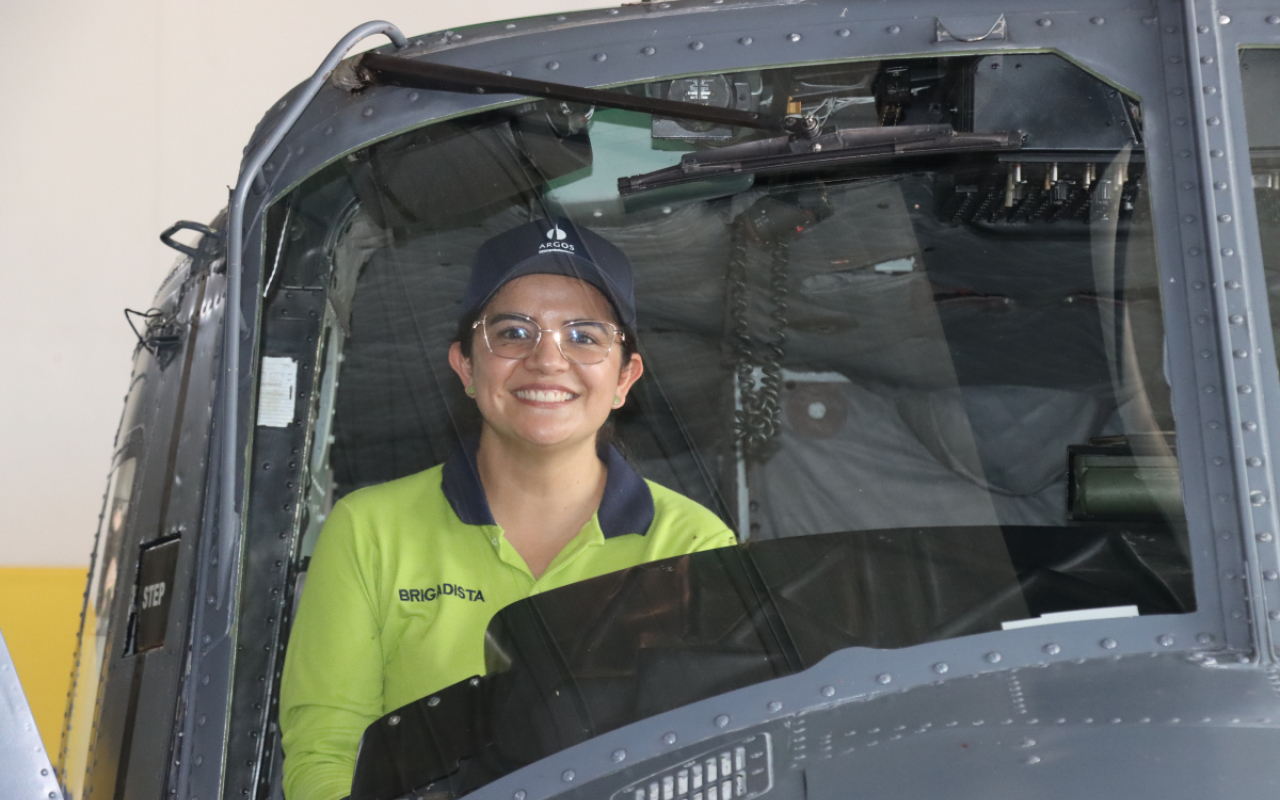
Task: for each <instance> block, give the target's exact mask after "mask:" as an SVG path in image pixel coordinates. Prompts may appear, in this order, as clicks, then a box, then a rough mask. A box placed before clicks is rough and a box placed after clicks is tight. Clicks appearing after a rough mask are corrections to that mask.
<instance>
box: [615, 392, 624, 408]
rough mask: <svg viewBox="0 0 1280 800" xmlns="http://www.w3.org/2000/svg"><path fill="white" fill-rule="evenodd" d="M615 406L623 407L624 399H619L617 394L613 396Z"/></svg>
mask: <svg viewBox="0 0 1280 800" xmlns="http://www.w3.org/2000/svg"><path fill="white" fill-rule="evenodd" d="M613 404H614V405H615V406H620V405H622V398H621V397H618V396H617V395H616V394H615V395H614V396H613Z"/></svg>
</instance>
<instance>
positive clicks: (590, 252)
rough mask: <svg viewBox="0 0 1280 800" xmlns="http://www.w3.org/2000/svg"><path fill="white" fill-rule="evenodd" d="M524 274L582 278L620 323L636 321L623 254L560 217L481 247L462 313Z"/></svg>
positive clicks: (631, 285)
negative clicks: (606, 301) (607, 300)
mask: <svg viewBox="0 0 1280 800" xmlns="http://www.w3.org/2000/svg"><path fill="white" fill-rule="evenodd" d="M522 275H568V276H569V277H571V278H578V279H580V280H584V281H586V282H587V283H589V284H591V285H592V286H594V287H596V288H597V289H599V290H600V292H601V293H602V294H603V295H604V296H605V297H607V298H608V299H609V302H610V303H612V304H613V310H614V312H615V313H616V314H617V315H618V321H619V322H621V323H622V324H623V325H626V326H627V327H634V326H635V324H636V293H635V285H634V283H633V282H632V279H631V262H630V261H629V260H628V259H627V256H626V254H625V253H623V252H622V251H621V250H619V249H618V248H617V247H614V246H613V245H612V244H610V243H609V242H608V241H606V240H605V239H604V237H602V236H600V235H599V234H597V233H594V232H592V231H589V230H587V229H586V228H580V227H578V226H576V225H574V224H573V223H572V222H570V221H569V220H567V219H564V218H563V217H557V218H555V219H544V220H537V221H535V222H529V223H526V224H524V225H520V226H518V227H515V228H512V229H511V230H509V231H505V232H503V233H500V234H498V235H497V236H494V237H493V238H492V239H490V240H489V241H487V242H485V243H484V244H482V245H480V249H479V250H477V251H476V257H475V260H474V261H473V262H472V264H471V280H470V281H468V282H467V291H466V292H465V293H464V294H463V295H462V312H463V314H470V313H472V312H474V311H479V310H480V309H481V308H483V307H484V304H485V303H487V302H489V300H490V299H491V298H492V297H493V296H494V295H495V294H497V292H498V290H499V289H501V288H502V287H503V286H504V285H505V284H506V283H507V282H508V281H510V280H512V279H514V278H519V277H520V276H522Z"/></svg>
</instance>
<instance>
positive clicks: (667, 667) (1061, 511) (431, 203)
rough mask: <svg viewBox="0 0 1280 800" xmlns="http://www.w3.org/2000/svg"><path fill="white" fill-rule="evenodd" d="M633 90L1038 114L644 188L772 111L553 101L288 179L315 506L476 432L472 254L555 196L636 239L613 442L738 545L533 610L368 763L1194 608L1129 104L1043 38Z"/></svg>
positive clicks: (897, 111) (475, 769)
mask: <svg viewBox="0 0 1280 800" xmlns="http://www.w3.org/2000/svg"><path fill="white" fill-rule="evenodd" d="M623 91H628V92H632V93H637V94H648V95H650V96H658V97H664V98H669V99H677V100H688V101H694V102H704V103H719V104H722V105H725V106H727V107H734V108H739V109H743V110H753V111H762V112H767V113H773V114H782V113H791V114H797V113H805V114H812V115H814V116H815V118H816V119H817V120H818V122H819V124H820V125H822V126H824V128H827V129H831V131H839V130H843V129H846V128H848V129H858V128H877V127H890V126H908V125H932V126H948V127H949V128H950V129H952V130H954V131H957V132H960V133H993V132H1005V133H1008V132H1014V131H1016V132H1017V133H1018V135H1019V137H1020V144H1021V146H1020V148H1018V149H1017V151H1016V152H1009V148H1008V147H1004V146H1001V147H992V148H988V149H983V148H981V147H978V148H967V149H964V150H956V151H954V152H939V151H937V150H931V151H929V152H928V153H925V154H918V155H908V156H902V157H898V156H887V157H884V158H876V159H870V160H867V159H853V160H849V161H844V162H841V161H839V160H838V159H834V160H829V161H827V162H823V163H821V164H815V163H812V162H807V161H803V160H796V161H794V162H792V161H787V162H786V163H784V164H782V165H781V166H780V167H779V165H777V164H775V165H774V167H775V168H773V169H770V170H769V171H768V172H767V173H766V172H761V173H760V174H755V173H752V172H751V171H750V170H749V169H748V170H746V171H730V172H728V173H717V174H714V175H710V176H708V177H706V178H704V179H699V180H691V181H687V182H680V183H679V184H678V185H670V186H662V187H660V188H655V189H651V190H640V191H628V192H625V193H624V194H620V193H619V180H620V179H626V178H631V177H634V176H638V175H646V174H649V173H653V172H655V171H658V170H664V169H668V168H671V167H675V166H677V165H679V164H680V163H681V160H682V157H684V156H687V155H689V154H702V155H708V154H710V155H714V150H715V149H716V148H721V147H726V146H738V145H743V144H745V143H748V142H750V141H753V140H764V139H768V138H772V137H773V134H764V133H760V132H751V131H743V130H733V129H722V128H716V127H715V126H714V125H710V124H706V123H690V122H681V121H677V120H668V119H660V118H650V117H649V116H647V115H643V114H639V113H635V112H624V111H616V110H608V109H594V110H593V109H586V108H577V107H572V106H568V105H564V104H561V103H558V102H528V103H524V104H521V105H518V106H512V107H509V108H507V109H503V110H500V111H496V112H488V113H486V114H484V115H480V116H476V117H471V118H467V119H462V120H451V121H448V122H443V123H439V124H435V125H432V126H428V127H424V128H420V129H418V130H414V131H410V132H408V133H405V134H403V135H401V136H399V137H396V138H393V139H390V140H387V141H384V142H381V143H379V144H377V145H375V146H373V147H370V148H368V149H367V150H364V151H361V152H358V153H354V154H352V155H350V156H348V157H347V158H345V159H343V160H342V161H341V162H340V163H337V164H335V165H333V166H332V167H330V168H328V169H327V170H325V171H324V172H323V173H321V174H319V175H317V176H315V177H314V178H313V179H312V180H310V181H309V182H308V183H306V184H304V185H303V186H302V187H301V188H300V189H298V190H297V191H296V192H295V193H294V194H293V195H292V196H290V197H288V198H286V199H285V200H284V201H282V202H281V203H280V204H277V207H276V209H275V210H274V211H273V215H274V216H273V219H274V220H275V221H276V234H275V236H276V237H278V238H277V239H274V240H273V241H280V242H284V243H285V251H284V252H285V255H284V259H283V261H284V262H285V264H286V266H285V267H284V268H283V271H284V274H286V275H288V274H289V272H290V270H295V271H296V270H300V269H302V270H312V271H314V270H327V271H329V272H330V273H331V274H332V278H331V287H332V288H331V290H330V292H331V293H330V299H331V302H332V305H333V307H334V309H335V310H336V312H337V314H338V316H339V319H340V321H341V323H342V328H343V331H344V332H345V334H346V340H345V343H344V344H343V350H342V353H343V356H342V362H343V363H342V366H341V379H340V382H339V385H338V388H337V393H336V401H335V402H334V403H333V404H332V407H333V409H334V412H333V413H334V417H333V420H332V430H333V436H334V438H333V443H332V445H331V447H330V450H329V462H328V467H327V468H328V471H329V473H328V475H327V477H326V478H325V481H324V484H325V485H326V486H331V487H332V490H331V497H330V498H329V499H328V501H327V502H331V501H332V499H333V498H338V497H342V496H343V495H345V494H347V493H349V492H351V491H353V490H355V489H358V488H361V487H364V486H370V485H374V484H378V483H382V482H385V481H389V480H392V479H395V478H399V477H402V476H405V475H409V474H411V473H414V472H417V471H420V470H423V469H426V468H428V467H432V466H433V465H436V464H439V463H441V462H443V461H445V459H447V458H448V457H449V455H450V453H451V452H452V451H453V450H454V449H455V448H457V447H458V446H459V442H460V441H462V440H463V439H465V438H466V437H468V436H469V435H471V434H472V433H473V432H474V431H476V430H478V427H479V422H478V418H477V416H476V411H475V406H474V403H472V402H470V401H469V399H468V398H467V397H466V395H465V394H464V393H463V387H462V386H461V385H460V383H459V382H458V381H457V380H456V378H455V377H454V375H453V373H452V372H451V370H450V368H449V365H448V363H447V358H446V357H447V351H448V344H449V342H450V341H451V339H452V338H453V336H454V333H455V327H456V326H457V322H458V317H459V312H458V308H459V306H458V299H459V298H460V297H461V296H462V294H463V289H464V287H465V285H466V281H467V276H468V268H469V265H470V262H471V259H472V256H473V255H474V253H475V251H476V249H477V248H478V247H479V246H480V244H481V243H482V242H484V241H485V240H487V239H489V238H490V237H492V236H494V235H496V234H498V233H501V232H503V231H505V230H508V229H510V228H513V227H515V226H517V225H519V224H521V223H524V222H526V221H528V220H530V219H540V218H544V217H545V218H551V217H557V216H563V217H566V218H568V219H570V220H572V221H573V222H574V223H575V224H577V225H580V226H583V227H587V228H590V229H592V230H594V231H596V232H597V233H599V234H600V235H602V236H603V237H605V238H606V239H608V240H609V241H610V242H612V243H613V244H615V245H617V246H618V247H619V248H620V249H621V250H622V251H624V252H625V253H626V254H627V255H628V256H629V257H630V259H631V261H632V263H633V265H634V268H635V280H636V301H637V309H638V319H639V324H638V334H639V337H638V338H639V351H640V353H641V354H642V356H643V358H644V364H645V371H644V376H643V377H642V378H641V380H640V381H639V382H638V383H637V384H636V385H635V387H634V389H633V390H632V395H631V398H632V401H629V402H628V403H627V404H626V406H625V407H623V408H622V409H621V410H620V411H618V412H616V413H615V414H614V430H613V432H612V436H613V439H614V441H616V442H617V444H618V446H619V449H620V450H621V451H622V452H623V454H624V455H625V457H626V458H627V459H628V460H629V461H630V463H631V464H632V465H633V466H634V467H635V468H636V470H637V472H639V473H640V474H641V475H642V476H644V477H645V478H648V479H650V480H653V481H655V482H657V483H659V484H662V485H663V486H666V487H669V488H670V489H673V490H675V491H677V492H679V493H681V494H683V495H685V496H687V497H690V498H693V499H694V500H696V501H698V502H699V503H701V504H703V505H704V506H706V507H707V508H709V509H711V510H712V511H713V512H715V513H716V514H718V515H719V516H720V517H721V518H722V519H723V520H724V521H725V522H726V523H727V524H728V525H729V527H730V528H731V529H733V530H734V531H735V532H736V533H737V535H738V538H739V540H740V541H741V542H742V543H743V544H742V545H741V546H740V547H738V548H731V549H726V550H720V551H711V552H706V553H699V554H695V555H692V556H684V557H681V558H678V559H670V560H667V561H663V562H657V563H655V564H652V565H646V566H640V567H635V568H632V569H630V570H626V571H623V572H619V573H614V574H610V575H606V576H603V577H600V578H596V579H594V580H591V581H586V582H583V583H580V584H576V585H573V586H569V587H566V588H562V589H558V590H555V591H552V592H549V593H546V594H542V595H537V596H534V597H531V598H530V599H528V600H526V601H522V602H520V603H517V604H515V605H513V606H509V607H508V608H507V609H506V610H504V611H502V612H501V613H499V614H498V615H497V616H496V617H495V618H494V621H493V623H492V624H491V625H490V628H489V632H488V634H487V636H486V661H487V669H488V673H489V674H488V677H486V678H484V679H483V680H480V681H475V682H463V683H461V684H457V685H455V686H452V687H448V688H446V687H441V689H442V691H441V692H439V693H438V694H436V695H434V696H432V697H431V698H424V699H423V700H422V701H421V702H419V703H416V704H413V705H411V706H408V707H405V708H403V709H400V710H397V711H396V719H397V723H398V727H396V728H395V729H394V730H393V729H390V728H387V727H386V726H385V725H382V726H380V724H375V725H374V726H373V727H371V728H370V733H368V734H366V738H365V742H364V745H363V746H362V749H361V755H360V759H361V760H360V763H359V765H358V767H357V787H361V786H363V787H364V788H363V789H362V790H361V791H362V792H364V794H360V796H370V797H375V796H376V797H382V796H386V797H393V796H396V795H398V794H401V793H403V792H405V791H408V790H410V789H414V788H418V787H422V786H425V785H427V784H429V783H433V782H434V783H436V784H437V786H442V785H447V786H448V791H450V792H452V793H464V792H465V791H468V790H470V789H472V788H475V787H476V786H479V785H482V784H483V783H485V782H487V781H489V780H492V779H493V778H494V777H496V776H498V775H501V774H504V773H506V772H509V771H510V770H512V769H515V768H517V767H519V766H521V765H523V764H527V763H530V762H532V761H534V760H536V759H538V758H541V757H543V756H545V755H547V754H549V753H551V752H555V751H557V750H559V749H562V748H564V747H567V746H570V745H572V744H574V743H576V742H578V741H581V740H583V739H585V738H588V737H590V736H593V735H597V734H599V733H602V732H604V731H607V730H611V729H613V728H617V727H619V726H621V725H625V724H627V723H628V722H631V721H634V720H636V719H640V718H643V717H646V716H650V715H653V714H656V713H660V712H662V711H665V710H668V709H671V708H675V707H678V706H680V705H682V704H685V703H688V702H691V701H694V700H697V699H700V698H703V697H708V696H711V695H714V694H718V693H721V692H725V691H728V690H731V689H734V688H738V687H741V686H745V685H748V684H751V683H755V682H759V681H764V680H768V679H770V678H773V677H776V676H779V675H785V674H789V673H792V672H795V671H798V670H802V669H804V668H806V667H808V666H810V665H812V664H814V663H816V662H817V661H818V660H820V659H821V658H822V657H823V656H825V655H827V654H829V653H831V652H833V651H835V650H837V649H841V648H847V647H876V648H898V647H910V646H914V645H920V644H922V643H926V642H930V641H935V640H939V639H945V638H948V637H955V636H964V635H968V634H974V633H979V632H985V631H999V630H1001V629H1002V628H1008V627H1017V626H1019V625H1027V624H1044V623H1048V622H1052V621H1056V620H1055V617H1054V616H1053V615H1055V614H1059V613H1061V612H1083V613H1081V614H1080V615H1079V616H1078V617H1077V618H1089V616H1090V614H1092V615H1095V616H1103V615H1137V614H1169V613H1182V612H1187V611H1191V610H1194V607H1195V598H1194V593H1193V590H1192V580H1191V567H1190V560H1189V554H1188V548H1187V543H1186V542H1187V537H1186V526H1185V522H1184V517H1183V514H1182V501H1181V496H1182V495H1181V485H1180V480H1179V470H1178V461H1177V453H1176V446H1175V442H1174V436H1173V432H1174V425H1173V414H1172V410H1171V405H1170V397H1169V387H1168V384H1167V382H1166V378H1165V374H1164V367H1163V364H1164V330H1163V324H1162V316H1161V305H1160V287H1159V280H1158V273H1157V266H1156V261H1155V249H1154V243H1153V234H1152V227H1151V214H1150V207H1149V201H1148V196H1147V192H1148V188H1147V179H1146V174H1145V169H1144V159H1143V151H1142V136H1141V109H1140V107H1139V105H1138V103H1137V102H1136V101H1135V100H1133V99H1132V98H1130V97H1128V96H1126V95H1125V94H1124V93H1122V92H1120V91H1118V90H1115V89H1113V88H1111V87H1108V86H1106V85H1105V84H1103V83H1101V82H1100V81H1098V80H1097V79H1095V78H1093V77H1091V76H1089V75H1088V74H1087V73H1085V72H1084V71H1082V70H1080V69H1079V68H1077V67H1075V66H1073V65H1071V64H1070V63H1069V62H1067V61H1065V60H1063V59H1061V58H1059V57H1057V56H1054V55H1047V54H1041V55H1024V56H1010V55H1006V56H975V57H966V58H954V59H928V60H918V61H897V62H859V63H851V64H842V65H822V66H820V67H808V68H795V67H793V68H786V69H774V70H762V71H758V72H752V73H735V74H729V75H714V76H698V77H694V78H682V79H677V80H668V81H658V82H654V83H650V84H647V85H642V86H635V87H629V88H627V89H624V90H623ZM847 138H850V139H856V138H857V137H847ZM835 139H836V140H838V139H840V137H839V136H836V137H835ZM281 225H283V226H285V227H284V228H283V231H284V232H285V233H287V234H288V235H287V236H285V235H282V234H281V230H282V228H281V227H280V226H281ZM289 242H297V243H298V244H297V245H293V244H288V243H289ZM273 246H274V245H273ZM272 257H273V253H271V252H269V253H268V258H269V259H270V258H272ZM286 285H287V284H286ZM321 424H327V422H326V421H324V420H321ZM311 546H312V544H311V543H304V546H303V550H304V552H310V548H311ZM459 583H460V584H465V585H467V586H470V585H471V584H469V583H468V582H467V581H465V580H459ZM384 710H385V711H386V712H390V711H392V710H393V709H391V708H387V709H384ZM433 731H436V732H440V733H439V735H437V734H435V733H433ZM445 731H448V734H447V735H445V733H444V732H445ZM446 741H447V742H448V744H447V745H446V744H444V742H446ZM362 781H363V782H364V783H363V784H362V783H361V782H362ZM441 781H446V783H445V784H441V783H440V782H441Z"/></svg>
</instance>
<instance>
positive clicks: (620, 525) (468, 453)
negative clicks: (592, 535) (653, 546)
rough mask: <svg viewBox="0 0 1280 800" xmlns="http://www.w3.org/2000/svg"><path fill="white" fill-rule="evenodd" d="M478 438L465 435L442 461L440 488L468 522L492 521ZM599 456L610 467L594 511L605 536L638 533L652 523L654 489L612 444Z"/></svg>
mask: <svg viewBox="0 0 1280 800" xmlns="http://www.w3.org/2000/svg"><path fill="white" fill-rule="evenodd" d="M479 446H480V438H479V437H477V436H468V437H466V438H465V439H463V441H462V446H461V447H460V448H458V449H457V450H456V451H454V453H453V455H452V456H450V457H449V460H448V461H446V462H445V464H444V474H443V476H442V477H441V483H440V488H441V490H442V491H443V492H444V496H445V499H446V500H448V501H449V505H450V506H452V507H453V511H454V513H455V514H457V515H458V519H460V520H462V521H463V522H464V523H466V524H467V525H494V524H496V523H495V522H494V521H493V512H492V511H490V510H489V499H488V498H487V497H485V493H484V486H483V485H482V484H481V483H480V471H479V470H478V469H477V468H476V450H477V449H478V448H479ZM600 460H601V461H603V462H604V463H605V466H606V467H607V468H608V470H609V474H608V476H607V477H606V478H605V482H604V497H602V498H601V499H600V509H599V510H598V511H597V512H596V515H597V518H598V519H599V521H600V531H601V533H603V534H604V538H606V539H612V538H614V537H615V536H623V535H625V534H628V533H638V534H640V535H641V536H643V535H644V534H646V533H647V532H648V531H649V526H650V525H651V524H652V523H653V493H652V492H650V491H649V485H648V484H647V483H645V482H644V479H643V478H641V477H640V476H639V475H638V474H636V471H635V470H634V469H632V468H631V465H630V464H628V463H627V460H626V459H625V458H623V457H622V454H621V453H619V452H618V451H617V449H616V448H615V447H614V446H613V445H605V446H604V447H603V448H601V451H600Z"/></svg>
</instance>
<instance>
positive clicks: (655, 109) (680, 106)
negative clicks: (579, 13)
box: [355, 53, 818, 137]
mask: <svg viewBox="0 0 1280 800" xmlns="http://www.w3.org/2000/svg"><path fill="white" fill-rule="evenodd" d="M355 72H356V74H357V75H358V76H359V77H360V80H361V82H362V83H363V84H364V85H366V86H403V87H406V88H413V89H431V90H436V91H443V92H461V93H464V94H515V95H529V96H531V97H541V98H544V99H547V100H561V101H565V102H569V103H582V104H583V105H589V106H598V107H600V108H616V109H621V110H622V111H639V112H641V113H644V114H653V115H654V116H659V117H676V118H678V119H688V120H696V121H698V122H710V123H713V124H716V125H727V126H736V127H741V128H753V129H756V130H762V131H773V132H774V133H788V134H794V135H797V136H802V137H811V136H815V135H817V133H818V124H817V121H816V120H814V118H813V117H811V116H800V117H794V116H793V117H786V118H783V119H778V118H776V117H768V116H765V115H763V114H757V113H755V112H751V111H738V110H736V109H732V108H715V107H712V106H704V105H699V104H698V103H683V102H680V101H677V100H661V99H658V98H655V97H638V96H635V95H628V94H623V93H621V92H608V91H604V90H602V89H587V88H583V87H581V86H569V85H568V84H564V83H548V82H547V81H534V80H529V79H527V78H516V77H514V76H511V75H499V74H497V73H494V72H486V71H484V70H479V69H467V68H465V67H452V66H449V65H447V64H435V63H432V62H430V61H418V60H416V59H412V58H403V57H400V56H386V55H382V54H380V53H366V54H364V55H363V56H361V57H360V58H359V60H358V61H357V62H356V65H355Z"/></svg>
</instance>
